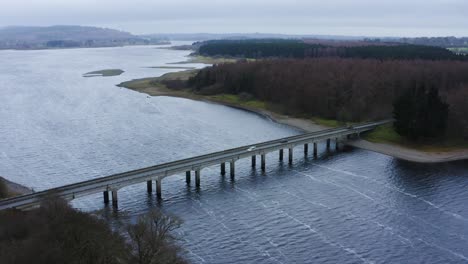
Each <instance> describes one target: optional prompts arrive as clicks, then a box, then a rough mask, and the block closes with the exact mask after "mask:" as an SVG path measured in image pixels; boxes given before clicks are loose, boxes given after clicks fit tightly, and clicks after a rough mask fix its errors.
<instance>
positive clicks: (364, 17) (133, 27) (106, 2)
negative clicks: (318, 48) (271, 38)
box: [0, 0, 468, 36]
mask: <svg viewBox="0 0 468 264" xmlns="http://www.w3.org/2000/svg"><path fill="white" fill-rule="evenodd" d="M1 1H5V0H1ZM1 7H2V8H1V9H0V25H18V24H22V25H52V24H85V25H107V26H110V27H118V28H120V29H123V30H130V31H132V32H136V33H151V32H227V31H229V32H232V31H236V32H278V33H301V34H304V33H309V34H314V33H318V34H323V33H324V32H329V34H356V33H359V35H395V34H396V35H441V34H442V35H458V36H460V35H468V19H467V17H468V1H465V0H425V1H423V0H413V1H411V0H405V1H403V0H393V1H386V0H353V1H351V0H327V1H323V0H321V1H311V0H309V1H307V0H289V1H278V0H269V1H266V0H237V1H230V0H224V1H215V0H171V1H148V0H133V1H130V0H113V1H111V0H100V1H96V0H93V1H91V0H62V1H59V0H16V1H9V2H5V3H1Z"/></svg>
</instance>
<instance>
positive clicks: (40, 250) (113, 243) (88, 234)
mask: <svg viewBox="0 0 468 264" xmlns="http://www.w3.org/2000/svg"><path fill="white" fill-rule="evenodd" d="M179 225H180V221H179V220H177V218H175V217H169V216H165V215H162V214H161V213H160V212H158V211H152V212H150V213H149V214H148V215H143V216H141V217H140V218H139V219H138V221H137V223H136V224H134V225H128V228H127V230H128V232H129V233H128V235H129V236H128V237H130V239H126V238H124V236H122V234H119V233H117V232H114V231H113V230H112V229H111V228H110V227H109V225H108V223H107V222H105V221H104V220H101V219H99V218H98V217H96V216H93V215H90V214H87V213H83V212H79V211H77V210H75V209H73V208H71V207H70V206H69V205H68V204H67V202H65V201H63V200H61V199H57V198H52V197H51V198H49V199H47V200H46V201H44V202H43V203H42V205H41V207H40V208H39V209H35V210H31V211H26V212H23V211H19V210H7V211H2V212H0V263H1V264H23V263H24V264H30V263H37V264H55V263H57V264H63V263H67V264H85V263H86V264H94V263H96V264H113V263H115V264H127V263H128V264H130V263H132V264H133V263H158V264H159V263H176V264H177V263H185V262H184V261H183V260H182V258H181V257H179V255H178V254H179V252H180V248H179V247H177V246H176V245H175V244H174V243H173V242H174V237H173V236H172V235H171V234H170V232H172V231H173V230H174V229H176V228H177V227H179Z"/></svg>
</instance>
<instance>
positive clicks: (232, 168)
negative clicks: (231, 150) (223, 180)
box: [229, 160, 236, 178]
mask: <svg viewBox="0 0 468 264" xmlns="http://www.w3.org/2000/svg"><path fill="white" fill-rule="evenodd" d="M230 163H231V166H229V167H230V170H231V178H234V176H235V174H236V162H235V161H234V160H233V161H231V162H230Z"/></svg>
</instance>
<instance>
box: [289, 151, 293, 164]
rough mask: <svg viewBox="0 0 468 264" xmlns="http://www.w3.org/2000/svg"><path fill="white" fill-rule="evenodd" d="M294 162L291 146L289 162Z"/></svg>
mask: <svg viewBox="0 0 468 264" xmlns="http://www.w3.org/2000/svg"><path fill="white" fill-rule="evenodd" d="M292 162H293V148H289V164H290V165H291V164H292Z"/></svg>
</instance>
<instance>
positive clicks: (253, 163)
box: [252, 155, 257, 168]
mask: <svg viewBox="0 0 468 264" xmlns="http://www.w3.org/2000/svg"><path fill="white" fill-rule="evenodd" d="M256 165H257V156H255V155H253V156H252V168H253V167H255V166H256Z"/></svg>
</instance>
